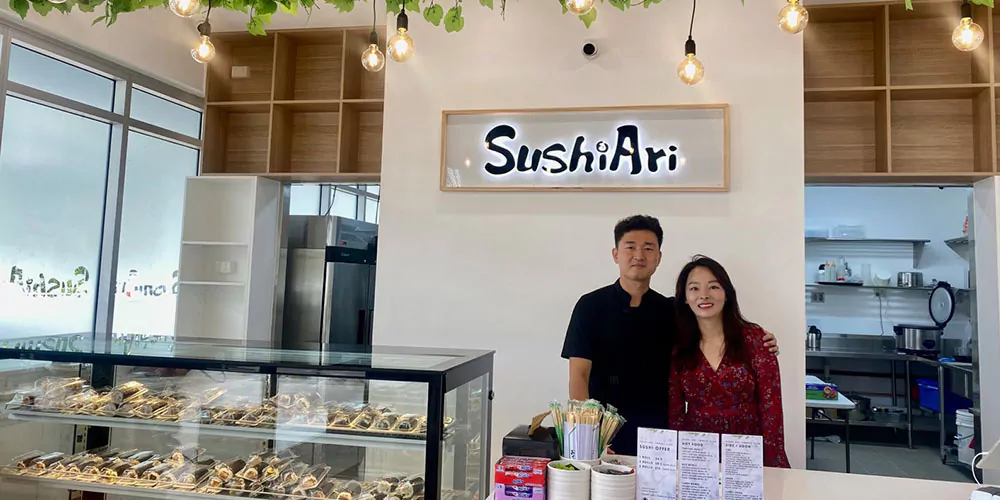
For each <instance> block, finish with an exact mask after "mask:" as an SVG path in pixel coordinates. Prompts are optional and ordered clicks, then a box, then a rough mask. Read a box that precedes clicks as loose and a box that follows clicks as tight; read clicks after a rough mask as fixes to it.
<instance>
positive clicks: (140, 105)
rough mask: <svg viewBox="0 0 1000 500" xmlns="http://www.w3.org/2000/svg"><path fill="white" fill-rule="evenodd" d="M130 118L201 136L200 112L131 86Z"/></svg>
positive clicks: (180, 132)
mask: <svg viewBox="0 0 1000 500" xmlns="http://www.w3.org/2000/svg"><path fill="white" fill-rule="evenodd" d="M130 114H131V116H132V118H135V119H136V120H140V121H144V122H146V123H149V124H151V125H156V126H157V127H163V128H165V129H167V130H173V131H174V132H177V133H179V134H184V135H186V136H189V137H201V113H199V112H198V111H195V110H193V109H191V108H189V107H187V106H183V105H181V104H177V103H175V102H173V101H169V100H167V99H164V98H162V97H159V96H156V95H153V94H150V93H149V92H146V91H144V90H141V89H139V88H136V87H132V110H131V113H130Z"/></svg>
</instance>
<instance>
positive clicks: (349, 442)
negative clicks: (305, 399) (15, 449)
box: [5, 410, 454, 451]
mask: <svg viewBox="0 0 1000 500" xmlns="http://www.w3.org/2000/svg"><path fill="white" fill-rule="evenodd" d="M5 413H6V415H7V418H9V419H11V420H21V421H27V422H38V423H50V424H73V425H89V426H94V427H110V428H114V429H132V430H138V431H149V432H173V433H177V432H190V433H192V434H197V435H204V436H217V437H224V438H238V439H260V440H269V439H273V440H279V441H296V442H308V443H316V444H332V445H341V446H357V447H379V448H390V449H398V450H411V451H424V450H425V449H426V447H427V442H426V439H425V437H424V436H423V435H415V436H412V437H403V436H377V435H369V434H362V433H359V432H337V431H335V430H329V429H325V428H318V429H307V428H302V427H291V426H288V427H283V426H281V425H279V426H278V427H277V428H275V429H261V428H255V427H232V426H226V425H213V424H199V423H194V422H160V421H156V420H143V419H138V418H118V417H101V416H95V415H72V414H66V413H42V412H37V411H32V410H7V411H6V412H5ZM451 435H454V432H450V433H449V432H446V433H445V439H447V438H449V437H450V436H451Z"/></svg>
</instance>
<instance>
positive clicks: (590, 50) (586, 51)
mask: <svg viewBox="0 0 1000 500" xmlns="http://www.w3.org/2000/svg"><path fill="white" fill-rule="evenodd" d="M580 52H582V53H583V57H586V58H587V59H594V58H595V57H597V44H596V43H594V42H583V49H582V50H581V51H580Z"/></svg>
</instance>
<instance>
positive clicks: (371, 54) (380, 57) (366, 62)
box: [361, 1, 385, 73]
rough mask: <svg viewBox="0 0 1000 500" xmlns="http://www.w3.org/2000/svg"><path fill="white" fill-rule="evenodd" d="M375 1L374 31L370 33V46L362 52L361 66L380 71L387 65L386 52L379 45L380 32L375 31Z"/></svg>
mask: <svg viewBox="0 0 1000 500" xmlns="http://www.w3.org/2000/svg"><path fill="white" fill-rule="evenodd" d="M375 18H376V13H375V2H374V1H372V32H371V34H369V35H368V48H367V49H366V50H365V51H364V53H363V54H361V67H363V68H365V69H366V70H368V71H371V72H372V73H378V72H379V71H382V68H384V67H385V54H383V53H382V49H380V48H379V47H378V32H377V31H375Z"/></svg>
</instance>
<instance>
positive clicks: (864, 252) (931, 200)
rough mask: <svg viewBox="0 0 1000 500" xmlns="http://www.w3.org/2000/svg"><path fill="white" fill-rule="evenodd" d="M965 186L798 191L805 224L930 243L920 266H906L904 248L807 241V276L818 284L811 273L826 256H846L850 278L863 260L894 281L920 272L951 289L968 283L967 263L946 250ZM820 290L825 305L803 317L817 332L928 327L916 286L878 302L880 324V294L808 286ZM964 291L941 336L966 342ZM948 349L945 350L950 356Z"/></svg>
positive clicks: (967, 192)
mask: <svg viewBox="0 0 1000 500" xmlns="http://www.w3.org/2000/svg"><path fill="white" fill-rule="evenodd" d="M971 195H972V189H971V188H948V189H938V188H936V187H859V186H836V187H834V186H809V187H807V188H806V191H805V207H806V210H805V227H806V228H807V229H824V230H828V229H830V228H833V227H834V226H837V225H861V226H864V227H865V231H866V232H865V235H866V237H868V238H899V239H925V240H930V243H928V244H927V245H926V246H925V248H924V251H923V255H922V257H921V259H920V263H919V268H916V269H914V267H913V257H912V255H913V252H912V250H910V249H900V250H889V249H888V248H887V247H886V246H884V245H868V244H851V245H844V244H836V245H832V244H822V243H811V244H809V245H807V246H806V267H805V272H806V281H807V282H809V283H814V282H816V281H817V278H816V276H815V275H816V271H817V269H818V267H819V265H820V264H821V263H823V262H825V261H829V260H835V259H837V258H839V257H841V256H844V257H846V258H847V261H848V263H849V264H850V266H851V269H852V270H853V272H854V273H855V275H856V276H860V273H861V266H862V264H869V265H870V266H871V274H872V275H873V276H874V275H876V274H880V275H883V276H890V277H891V278H892V284H895V279H896V273H897V272H899V271H911V270H916V271H919V272H922V273H923V276H924V283H925V284H926V285H929V284H930V283H931V280H933V279H937V280H940V281H947V282H949V283H950V284H951V285H952V286H954V287H958V288H968V286H969V285H968V271H969V262H968V261H967V260H965V259H964V258H963V257H961V256H959V255H958V254H957V253H955V252H954V251H952V250H951V249H950V248H949V247H948V245H946V244H945V243H944V241H945V240H948V239H951V238H957V237H959V236H961V235H962V224H963V223H964V221H965V216H966V215H967V214H968V213H969V210H968V204H969V197H970V196H971ZM812 291H816V292H823V293H824V294H825V302H823V303H808V297H809V295H808V293H807V295H806V297H807V305H806V320H807V322H808V323H809V324H810V325H816V326H817V327H819V328H820V329H821V330H823V333H828V334H829V333H850V334H864V335H880V334H882V332H883V331H885V334H886V335H889V336H892V326H893V325H895V324H903V323H907V324H932V321H931V318H930V316H929V315H928V313H927V294H926V293H923V292H917V291H906V290H898V291H889V292H888V293H886V296H885V297H884V298H883V300H882V304H881V307H882V311H881V313H882V314H881V325H880V314H879V307H880V304H879V299H878V298H876V297H875V295H874V293H872V291H871V290H858V289H839V288H831V287H822V288H809V289H808V290H807V292H812ZM965 298H967V296H964V295H963V296H960V297H959V299H960V303H959V307H958V310H957V311H956V317H955V318H954V319H953V320H952V322H951V323H949V326H948V328H947V330H946V338H955V339H968V338H969V335H970V333H971V325H970V322H969V316H968V311H969V309H968V304H969V302H968V301H967V300H962V299H965ZM949 354H950V353H949Z"/></svg>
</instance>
